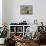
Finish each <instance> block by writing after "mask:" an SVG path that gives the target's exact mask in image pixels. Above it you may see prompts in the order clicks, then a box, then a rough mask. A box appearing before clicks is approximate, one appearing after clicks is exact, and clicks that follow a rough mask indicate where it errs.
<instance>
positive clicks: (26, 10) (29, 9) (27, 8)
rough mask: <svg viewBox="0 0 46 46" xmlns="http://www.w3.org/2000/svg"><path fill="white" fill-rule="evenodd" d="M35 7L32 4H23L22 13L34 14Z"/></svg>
mask: <svg viewBox="0 0 46 46" xmlns="http://www.w3.org/2000/svg"><path fill="white" fill-rule="evenodd" d="M32 13H33V7H32V5H21V6H20V14H22V15H32Z"/></svg>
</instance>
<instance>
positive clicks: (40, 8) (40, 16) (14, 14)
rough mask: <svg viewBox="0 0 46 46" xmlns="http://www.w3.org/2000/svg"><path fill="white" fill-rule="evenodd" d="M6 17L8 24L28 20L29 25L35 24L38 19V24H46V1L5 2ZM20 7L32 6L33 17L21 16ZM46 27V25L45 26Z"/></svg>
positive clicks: (5, 0)
mask: <svg viewBox="0 0 46 46" xmlns="http://www.w3.org/2000/svg"><path fill="white" fill-rule="evenodd" d="M4 2H5V3H4V12H3V13H4V16H5V17H6V18H5V17H4V16H3V18H4V19H3V20H4V21H6V22H7V23H12V22H22V21H23V20H26V21H27V22H28V23H29V24H31V23H34V19H37V21H38V24H40V22H41V21H43V22H44V23H46V0H4ZM20 5H32V6H33V14H32V15H25V16H23V15H20ZM45 25H46V24H45Z"/></svg>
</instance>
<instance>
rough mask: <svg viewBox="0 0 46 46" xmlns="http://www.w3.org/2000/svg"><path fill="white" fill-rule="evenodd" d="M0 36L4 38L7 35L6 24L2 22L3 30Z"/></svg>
mask: <svg viewBox="0 0 46 46" xmlns="http://www.w3.org/2000/svg"><path fill="white" fill-rule="evenodd" d="M0 33H1V35H0V38H6V37H7V33H8V29H7V24H6V23H5V24H3V31H2V32H0Z"/></svg>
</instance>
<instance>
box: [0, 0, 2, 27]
mask: <svg viewBox="0 0 46 46" xmlns="http://www.w3.org/2000/svg"><path fill="white" fill-rule="evenodd" d="M0 27H2V0H0Z"/></svg>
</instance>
